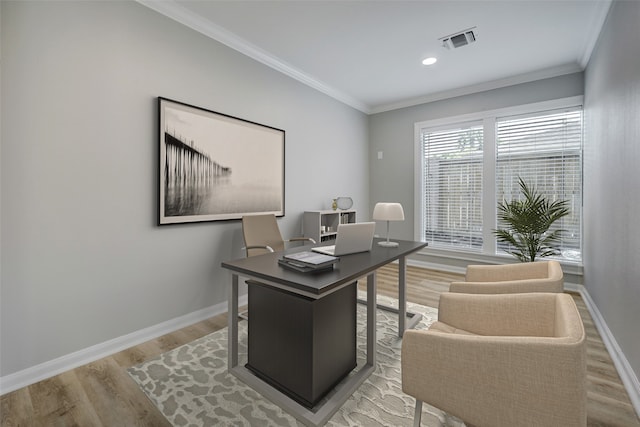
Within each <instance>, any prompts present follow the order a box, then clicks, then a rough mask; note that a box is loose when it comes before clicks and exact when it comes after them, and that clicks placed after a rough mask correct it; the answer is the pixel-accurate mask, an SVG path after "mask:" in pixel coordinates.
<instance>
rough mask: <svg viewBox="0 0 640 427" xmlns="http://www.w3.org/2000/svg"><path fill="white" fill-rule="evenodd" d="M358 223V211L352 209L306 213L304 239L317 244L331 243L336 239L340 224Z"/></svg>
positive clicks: (303, 225) (303, 230)
mask: <svg viewBox="0 0 640 427" xmlns="http://www.w3.org/2000/svg"><path fill="white" fill-rule="evenodd" d="M354 222H356V211H355V210H352V209H344V210H335V211H332V210H327V211H305V213H304V218H303V220H302V232H303V233H304V237H311V238H312V239H313V240H315V241H316V242H318V243H320V242H329V244H331V241H334V240H335V239H336V235H337V234H338V224H351V223H354Z"/></svg>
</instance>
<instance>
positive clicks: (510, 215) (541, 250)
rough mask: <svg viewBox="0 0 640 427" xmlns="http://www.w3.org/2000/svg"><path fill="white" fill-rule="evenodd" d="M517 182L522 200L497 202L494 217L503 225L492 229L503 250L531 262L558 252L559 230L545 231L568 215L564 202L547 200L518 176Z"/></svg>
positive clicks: (566, 202) (560, 233)
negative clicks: (496, 211)
mask: <svg viewBox="0 0 640 427" xmlns="http://www.w3.org/2000/svg"><path fill="white" fill-rule="evenodd" d="M518 184H519V185H520V189H521V191H522V194H523V196H524V200H512V201H510V202H507V201H503V202H501V203H498V220H499V221H500V223H501V224H504V226H505V227H504V228H502V229H498V230H493V233H494V234H495V235H496V238H497V239H498V241H499V242H502V243H508V244H509V245H510V248H513V249H510V250H508V251H507V252H508V253H509V254H511V255H513V256H515V257H516V258H518V259H519V260H520V261H523V262H527V261H532V262H533V261H535V259H536V257H547V256H552V255H557V254H559V250H558V249H557V246H558V243H559V242H560V239H561V235H562V232H563V230H559V229H558V230H554V231H553V232H550V233H549V232H548V230H549V228H551V226H552V225H553V223H555V222H556V221H558V220H559V219H560V218H562V217H564V216H566V215H569V209H568V207H567V205H568V201H566V200H556V201H549V200H548V199H547V198H546V197H545V196H544V195H542V194H540V193H538V192H537V191H536V189H535V188H530V187H529V186H528V185H527V184H526V183H525V181H524V180H523V179H522V178H520V177H519V178H518Z"/></svg>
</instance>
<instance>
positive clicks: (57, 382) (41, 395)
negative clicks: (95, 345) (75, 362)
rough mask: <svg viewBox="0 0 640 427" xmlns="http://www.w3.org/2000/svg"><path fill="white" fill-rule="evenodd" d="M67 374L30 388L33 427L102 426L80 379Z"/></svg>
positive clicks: (72, 374) (72, 373)
mask: <svg viewBox="0 0 640 427" xmlns="http://www.w3.org/2000/svg"><path fill="white" fill-rule="evenodd" d="M77 372H78V371H77V370H72V371H67V372H64V373H62V374H60V375H56V376H55V377H53V378H49V379H47V380H44V381H40V382H39V383H36V384H34V385H32V386H30V387H29V393H30V395H31V402H32V405H33V409H34V412H33V417H34V418H33V424H34V425H39V426H61V427H65V426H102V422H101V421H100V419H99V418H98V416H97V414H96V412H95V411H94V408H93V406H92V405H91V404H90V403H89V400H88V398H87V396H86V394H85V393H84V390H83V388H82V387H81V386H80V384H79V382H78V378H77V376H76V373H77Z"/></svg>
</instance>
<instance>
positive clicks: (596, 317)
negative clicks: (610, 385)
mask: <svg viewBox="0 0 640 427" xmlns="http://www.w3.org/2000/svg"><path fill="white" fill-rule="evenodd" d="M577 291H578V292H579V293H580V295H581V296H582V299H583V300H584V303H585V305H586V306H587V309H588V310H589V313H590V314H591V317H592V318H593V323H594V324H595V326H596V329H597V330H598V332H599V333H600V336H601V337H602V341H603V342H604V345H605V347H606V348H607V351H608V352H609V355H610V356H611V359H613V364H614V365H615V367H616V370H617V371H618V375H620V379H621V380H622V384H623V385H624V388H625V389H626V390H627V394H628V395H629V399H630V400H631V404H632V405H633V408H634V409H635V411H636V414H638V416H640V382H639V381H638V377H637V375H636V374H635V372H633V369H632V368H631V365H629V361H628V360H627V358H626V357H625V355H624V353H623V352H622V349H621V348H620V346H619V345H618V342H617V341H616V339H615V337H614V336H613V334H612V333H611V331H610V330H609V327H608V326H607V324H606V323H605V321H604V318H603V317H602V314H600V311H599V310H598V307H597V306H596V304H595V303H594V302H593V300H592V299H591V295H589V292H587V289H586V288H585V287H584V286H581V285H580V286H578V289H577Z"/></svg>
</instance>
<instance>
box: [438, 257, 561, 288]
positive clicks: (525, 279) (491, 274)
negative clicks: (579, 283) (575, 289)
mask: <svg viewBox="0 0 640 427" xmlns="http://www.w3.org/2000/svg"><path fill="white" fill-rule="evenodd" d="M563 290H564V277H563V274H562V267H560V263H559V262H558V261H553V260H552V261H536V262H525V263H520V264H505V265H469V266H467V274H466V276H465V281H464V282H452V283H451V285H450V287H449V291H450V292H461V293H466V294H505V293H521V292H525V293H526V292H562V291H563Z"/></svg>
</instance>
